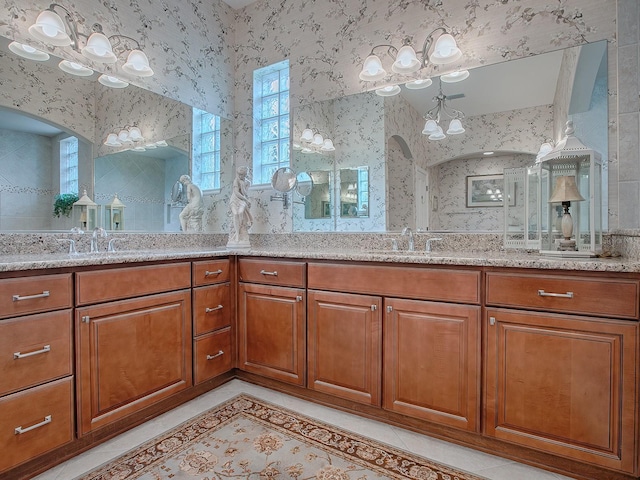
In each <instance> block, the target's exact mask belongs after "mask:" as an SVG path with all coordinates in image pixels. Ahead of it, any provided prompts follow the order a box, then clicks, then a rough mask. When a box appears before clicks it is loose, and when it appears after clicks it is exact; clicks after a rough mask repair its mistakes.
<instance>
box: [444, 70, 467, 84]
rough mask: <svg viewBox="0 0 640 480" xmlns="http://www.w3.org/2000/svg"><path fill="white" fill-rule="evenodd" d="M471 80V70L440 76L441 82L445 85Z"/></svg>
mask: <svg viewBox="0 0 640 480" xmlns="http://www.w3.org/2000/svg"><path fill="white" fill-rule="evenodd" d="M467 78H469V70H457V71H455V72H451V73H445V74H444V75H440V80H442V81H443V82H444V83H457V82H461V81H463V80H466V79H467Z"/></svg>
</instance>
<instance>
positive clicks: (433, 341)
mask: <svg viewBox="0 0 640 480" xmlns="http://www.w3.org/2000/svg"><path fill="white" fill-rule="evenodd" d="M385 308H386V316H385V323H384V332H385V333H384V385H385V392H384V408H386V409H388V410H393V411H396V412H399V413H403V414H406V415H410V416H413V417H417V418H422V419H425V420H429V421H433V422H436V423H441V424H444V425H450V426H453V427H458V428H463V429H465V430H470V431H478V430H479V419H480V307H476V306H470V305H469V306H466V305H452V304H445V303H436V302H424V301H415V300H398V299H386V300H385Z"/></svg>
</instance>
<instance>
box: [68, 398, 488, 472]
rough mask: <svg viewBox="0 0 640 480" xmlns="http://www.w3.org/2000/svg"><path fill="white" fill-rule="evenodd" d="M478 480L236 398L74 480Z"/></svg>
mask: <svg viewBox="0 0 640 480" xmlns="http://www.w3.org/2000/svg"><path fill="white" fill-rule="evenodd" d="M374 478H397V479H401V478H402V479H405V478H415V479H420V480H486V479H484V478H483V477H478V476H476V475H472V474H469V473H465V472H462V471H459V470H454V469H452V468H450V467H447V466H445V465H441V464H438V463H435V462H433V461H430V460H427V459H425V458H422V457H419V456H416V455H413V454H411V453H408V452H405V451H402V450H398V449H396V448H393V447H390V446H388V445H384V444H381V443H379V442H376V441H373V440H371V439H368V438H366V437H362V436H359V435H356V434H354V433H351V432H348V431H345V430H341V429H339V428H336V427H334V426H331V425H328V424H325V423H322V422H320V421H318V420H314V419H312V418H308V417H305V416H303V415H299V414H297V413H296V412H293V411H290V410H287V409H284V408H282V407H279V406H276V405H272V404H270V403H267V402H264V401H262V400H258V399H256V398H253V397H251V396H248V395H239V396H237V397H235V398H233V399H231V400H229V401H228V402H226V403H224V404H222V405H220V406H218V407H215V408H213V409H212V410H209V411H208V412H205V413H203V414H201V415H199V416H197V417H195V418H192V419H191V420H188V421H187V422H185V423H183V424H182V425H179V426H178V427H176V428H174V429H173V430H171V431H169V432H166V433H164V434H162V435H160V436H158V437H156V438H155V439H153V440H150V441H148V442H147V443H145V444H143V445H141V446H139V447H137V448H135V449H134V450H131V451H130V452H128V453H126V454H124V455H122V456H121V457H119V458H117V459H115V460H114V461H112V462H109V463H108V464H105V465H103V466H101V467H98V468H97V469H95V470H93V471H92V472H91V473H89V474H85V475H83V476H81V477H78V479H82V480H116V479H117V480H125V479H126V480H128V479H144V480H180V479H190V480H193V479H198V480H214V479H216V480H221V479H247V480H248V479H256V480H258V479H261V480H262V479H283V480H284V479H294V480H310V479H317V480H350V479H352V480H365V479H374Z"/></svg>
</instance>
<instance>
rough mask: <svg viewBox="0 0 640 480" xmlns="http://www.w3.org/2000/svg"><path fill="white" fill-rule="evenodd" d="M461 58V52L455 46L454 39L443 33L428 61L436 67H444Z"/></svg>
mask: <svg viewBox="0 0 640 480" xmlns="http://www.w3.org/2000/svg"><path fill="white" fill-rule="evenodd" d="M461 57H462V52H461V51H460V49H459V48H458V45H457V44H456V39H455V38H453V36H452V35H450V34H448V33H444V34H442V35H440V36H439V37H438V40H436V44H435V45H434V47H433V53H431V55H430V56H429V60H431V63H434V64H436V65H446V64H447V63H452V62H455V61H456V60H458V59H460V58H461Z"/></svg>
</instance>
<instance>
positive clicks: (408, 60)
mask: <svg viewBox="0 0 640 480" xmlns="http://www.w3.org/2000/svg"><path fill="white" fill-rule="evenodd" d="M391 70H393V71H394V72H395V73H402V74H405V75H406V74H408V73H413V72H417V71H418V70H420V61H419V60H418V58H417V57H416V52H415V50H414V49H413V47H412V46H411V45H405V46H404V47H402V48H401V49H400V50H399V51H398V55H396V61H395V62H393V65H391Z"/></svg>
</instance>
